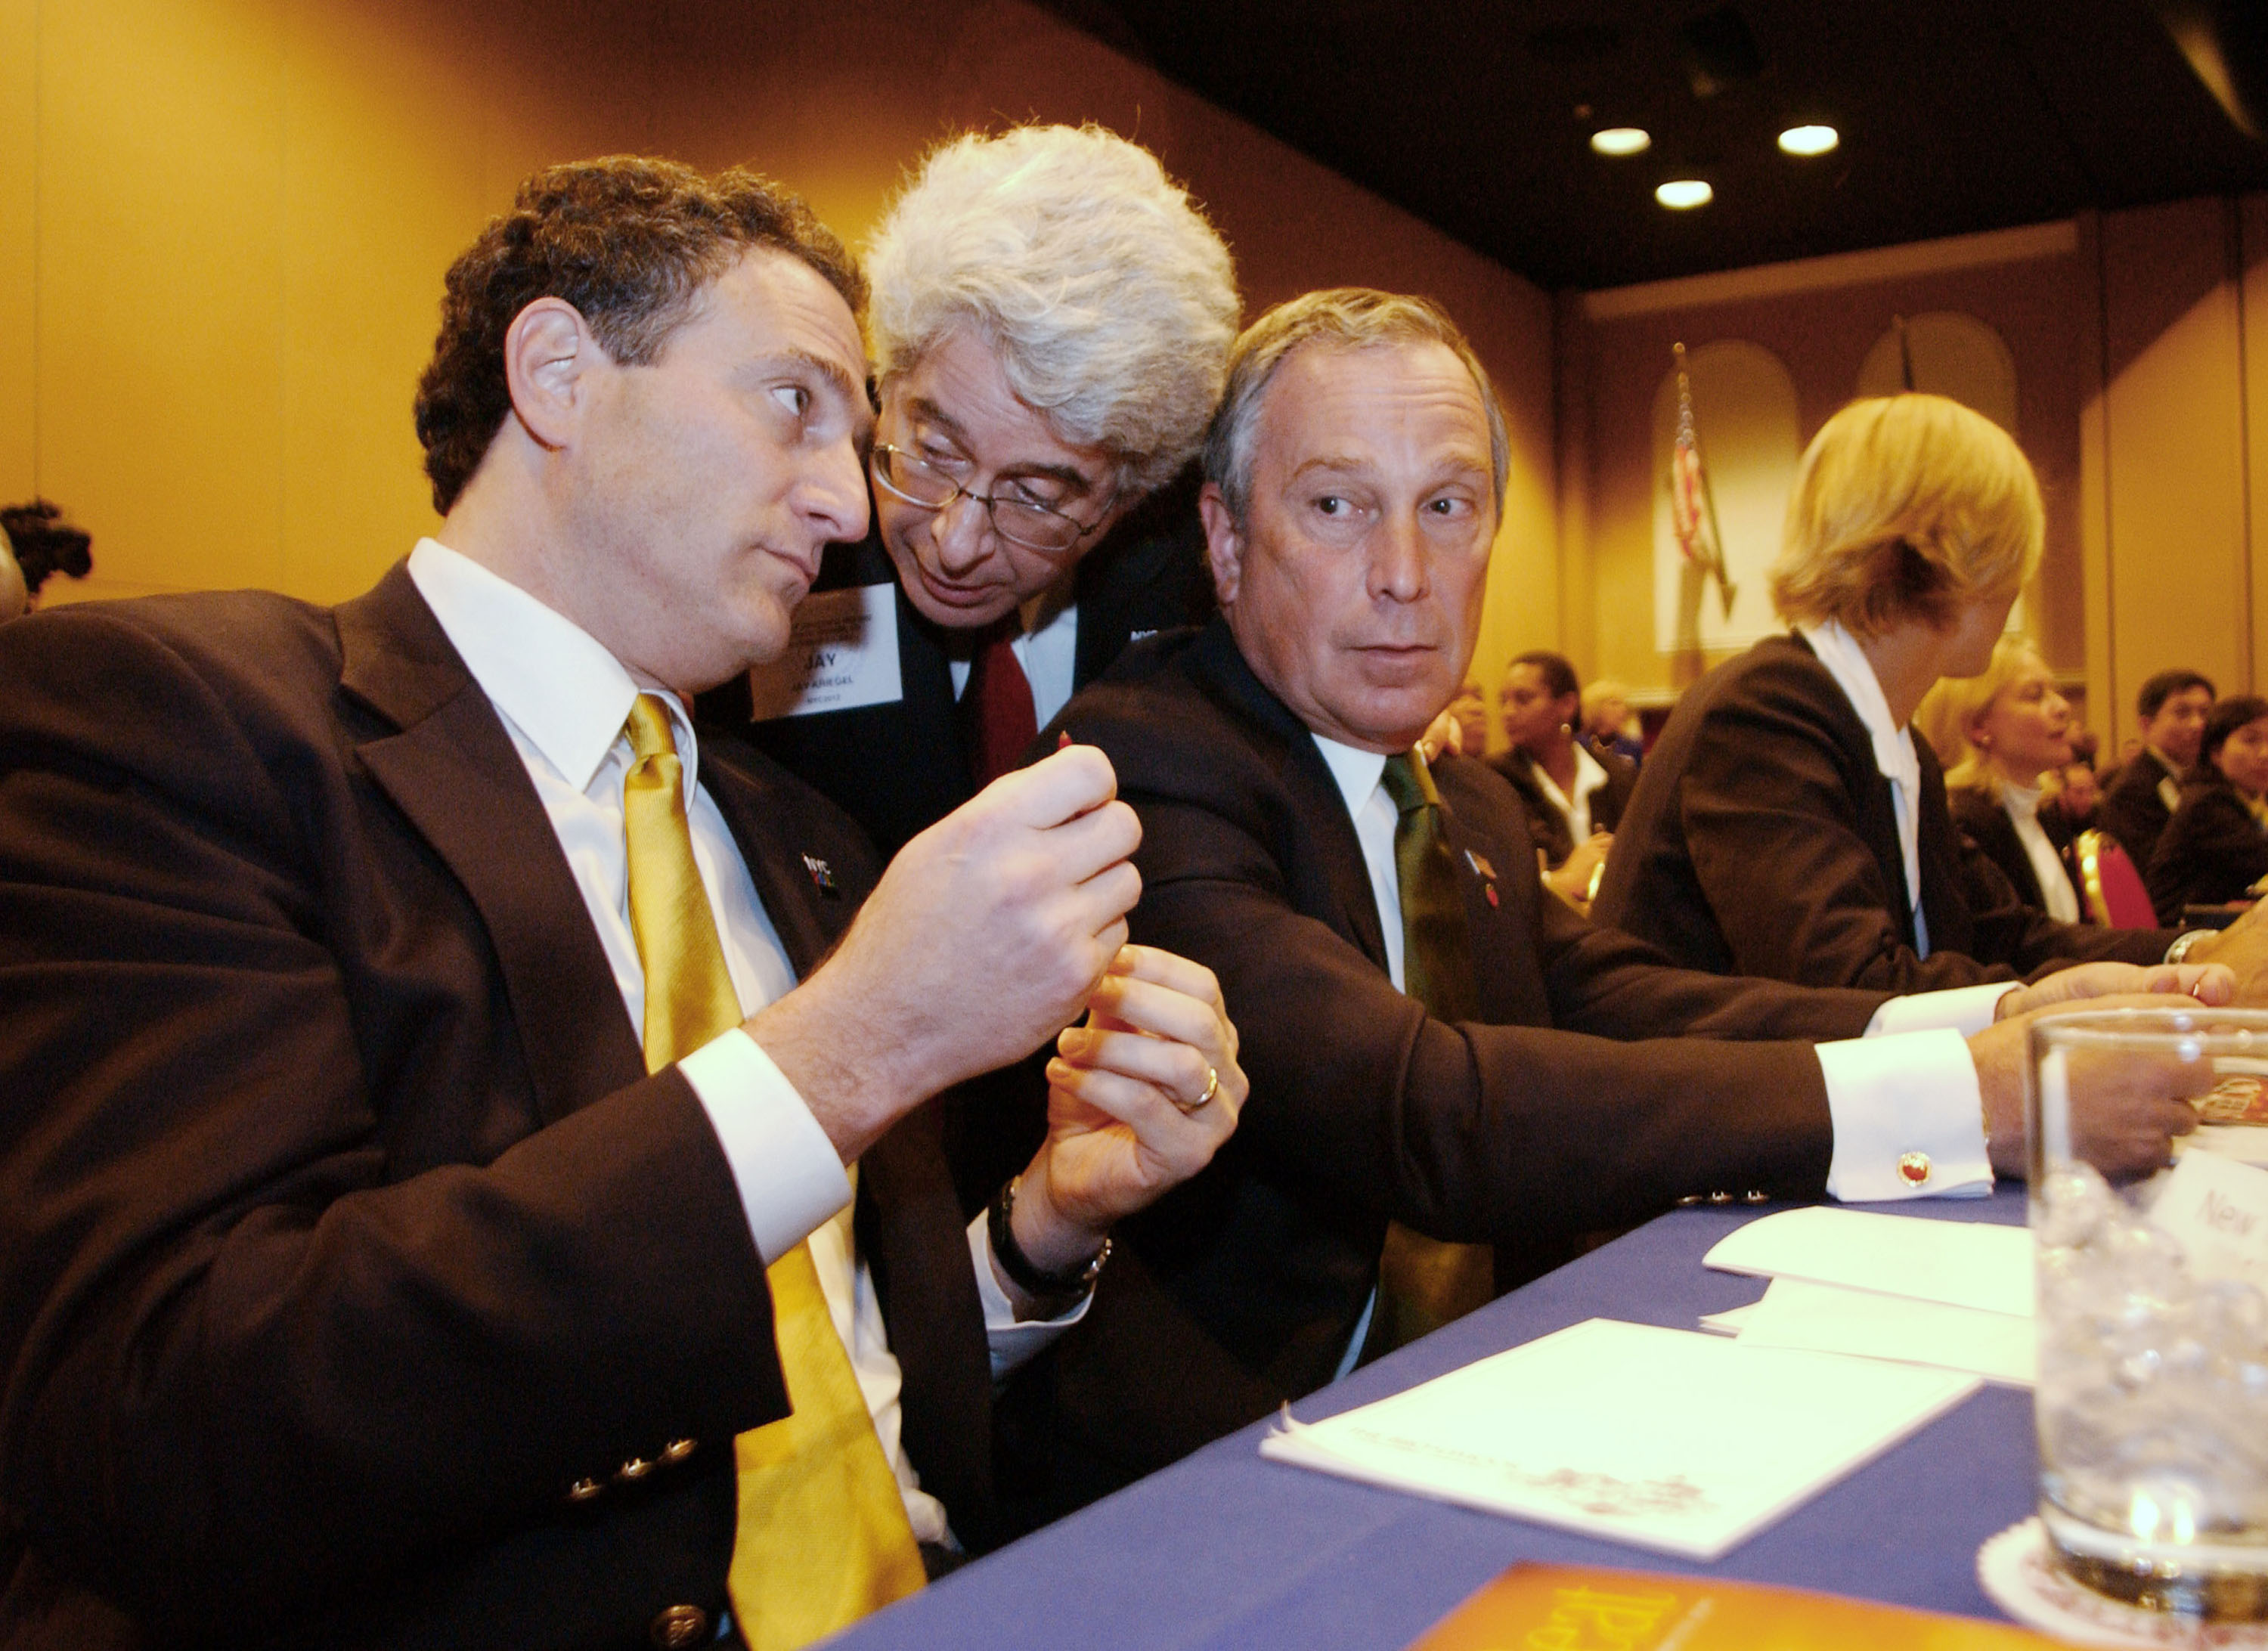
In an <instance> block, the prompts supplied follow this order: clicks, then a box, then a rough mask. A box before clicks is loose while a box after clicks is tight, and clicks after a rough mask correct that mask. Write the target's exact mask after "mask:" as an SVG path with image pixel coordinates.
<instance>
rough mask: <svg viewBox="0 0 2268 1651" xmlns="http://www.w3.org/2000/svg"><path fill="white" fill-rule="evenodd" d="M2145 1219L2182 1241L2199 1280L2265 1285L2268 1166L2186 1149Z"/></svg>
mask: <svg viewBox="0 0 2268 1651" xmlns="http://www.w3.org/2000/svg"><path fill="white" fill-rule="evenodd" d="M2150 1221H2151V1224H2152V1225H2153V1226H2155V1227H2159V1228H2160V1229H2161V1230H2162V1231H2165V1232H2168V1233H2171V1234H2172V1235H2174V1236H2175V1237H2176V1238H2178V1239H2180V1240H2181V1241H2182V1244H2183V1248H2184V1249H2187V1250H2188V1251H2189V1254H2190V1273H2191V1277H2193V1278H2195V1279H2198V1280H2199V1281H2200V1282H2202V1281H2205V1280H2207V1279H2241V1280H2242V1281H2243V1282H2245V1283H2249V1284H2254V1285H2260V1286H2268V1169H2260V1168H2255V1167H2254V1166H2252V1165H2250V1164H2244V1163H2239V1162H2238V1161H2236V1160H2235V1159H2234V1158H2224V1157H2222V1156H2221V1155H2220V1153H2212V1152H2201V1151H2193V1152H2185V1153H2183V1154H2182V1161H2181V1162H2180V1163H2179V1164H2177V1165H2176V1166H2175V1168H2174V1173H2173V1174H2172V1175H2170V1176H2167V1177H2166V1184H2165V1187H2164V1188H2163V1190H2161V1191H2160V1192H2159V1194H2158V1201H2157V1202H2156V1203H2155V1204H2154V1205H2151V1206H2150Z"/></svg>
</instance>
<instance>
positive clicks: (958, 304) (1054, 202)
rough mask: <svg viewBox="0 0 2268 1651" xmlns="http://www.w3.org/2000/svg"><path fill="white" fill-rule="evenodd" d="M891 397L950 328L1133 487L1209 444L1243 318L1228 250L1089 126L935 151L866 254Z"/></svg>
mask: <svg viewBox="0 0 2268 1651" xmlns="http://www.w3.org/2000/svg"><path fill="white" fill-rule="evenodd" d="M866 269H867V271H868V273H869V275H870V276H871V277H872V279H873V286H874V301H873V347H874V365H875V371H876V372H877V374H878V376H879V377H880V381H881V383H882V386H883V387H884V388H885V389H886V390H887V387H888V385H889V383H890V381H891V380H893V379H895V378H897V377H899V376H900V375H902V374H903V373H906V372H910V371H911V370H912V369H913V368H914V367H916V366H917V365H919V363H920V362H921V360H922V358H923V357H924V355H926V354H927V352H928V351H929V350H931V349H932V347H933V346H935V345H936V344H937V343H939V341H940V340H942V339H943V338H945V337H946V335H948V334H950V333H951V332H953V331H954V328H959V327H962V326H971V327H974V328H976V330H977V331H978V332H980V333H981V334H982V335H983V336H984V337H985V338H986V339H987V340H988V341H989V342H990V344H991V345H992V348H993V350H994V351H995V353H996V355H997V357H998V360H999V363H1000V369H1001V372H1003V373H1004V374H1005V376H1006V378H1007V380H1008V387H1009V388H1010V389H1011V390H1013V391H1014V392H1015V394H1016V397H1017V399H1018V400H1020V401H1021V402H1024V403H1025V405H1027V406H1028V407H1031V408H1033V409H1036V410H1037V411H1038V412H1039V413H1040V414H1041V415H1042V416H1043V417H1044V418H1045V419H1046V420H1047V421H1048V424H1049V427H1050V428H1051V429H1052V430H1053V431H1055V433H1056V435H1057V438H1058V439H1061V440H1062V441H1064V443H1066V444H1067V445H1069V446H1074V447H1096V448H1100V449H1101V450H1102V451H1103V452H1104V453H1108V454H1109V455H1110V457H1111V458H1112V460H1113V461H1115V462H1116V464H1117V466H1118V467H1119V472H1120V486H1121V487H1122V488H1123V489H1124V490H1125V491H1126V492H1127V493H1129V494H1130V495H1133V496H1135V497H1139V496H1140V495H1142V494H1145V493H1147V492H1150V491H1152V490H1154V489H1156V488H1157V487H1159V486H1160V485H1161V484H1163V483H1165V482H1167V481H1168V480H1170V479H1171V478H1172V476H1173V475H1174V474H1175V472H1176V471H1178V470H1179V469H1180V468H1182V466H1183V465H1184V464H1186V463H1188V462H1189V456H1190V455H1191V454H1192V453H1195V452H1196V451H1197V444H1198V442H1199V441H1201V440H1202V439H1204V427H1205V421H1206V420H1207V419H1208V418H1210V417H1211V416H1212V409H1213V403H1214V402H1216V401H1218V400H1219V396H1220V387H1221V379H1222V376H1223V374H1224V373H1225V372H1226V370H1227V363H1228V347H1229V344H1230V342H1231V341H1232V340H1233V339H1234V338H1235V336H1236V324H1237V321H1238V319H1239V317H1240V316H1241V313H1242V310H1241V303H1240V301H1239V299H1238V298H1237V295H1236V269H1235V265H1234V263H1233V262H1232V261H1231V259H1230V257H1229V253H1228V248H1227V247H1226V246H1225V245H1223V244H1222V242H1221V239H1220V237H1219V235H1218V234H1216V233H1215V232H1213V228H1212V226H1211V225H1210V224H1208V223H1206V222H1205V220H1204V215H1203V214H1202V213H1201V212H1199V211H1198V210H1197V207H1196V206H1194V205H1193V204H1191V203H1190V201H1189V195H1187V194H1186V193H1185V192H1183V191H1182V189H1181V188H1179V187H1178V186H1176V185H1175V183H1174V182H1173V181H1172V180H1171V179H1169V178H1167V176H1166V173H1165V170H1164V168H1163V167H1161V166H1159V164H1158V160H1157V158H1156V157H1155V156H1154V155H1152V154H1151V153H1150V151H1148V150H1146V149H1144V148H1142V147H1140V146H1139V145H1138V144H1130V143H1128V142H1127V141H1126V140H1125V139H1124V138H1123V137H1119V136H1116V135H1115V134H1113V133H1110V132H1107V131H1104V130H1103V129H1101V127H1098V126H1083V127H1069V126H1023V127H1018V128H1016V129H1013V130H1012V131H1008V132H1005V133H1002V134H1001V135H1000V136H996V137H986V136H981V135H978V134H976V133H969V134H968V135H966V136H961V137H958V138H955V139H954V140H953V141H952V142H950V143H947V144H944V145H942V146H941V147H939V148H938V149H936V150H934V151H932V152H931V153H930V155H929V157H928V158H926V159H925V160H924V161H923V163H922V165H921V168H920V170H919V171H918V172H917V173H916V174H915V176H914V178H913V180H912V181H911V182H909V184H908V185H907V186H906V188H905V190H904V192H903V193H902V194H901V195H899V196H898V198H897V199H896V200H895V202H894V203H892V204H891V206H890V209H889V211H888V213H887V216H886V217H884V218H883V220H882V223H881V226H880V228H879V229H877V230H876V231H875V232H874V235H873V240H871V241H869V242H868V244H867V247H866Z"/></svg>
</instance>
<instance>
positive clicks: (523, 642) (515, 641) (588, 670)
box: [409, 539, 696, 795]
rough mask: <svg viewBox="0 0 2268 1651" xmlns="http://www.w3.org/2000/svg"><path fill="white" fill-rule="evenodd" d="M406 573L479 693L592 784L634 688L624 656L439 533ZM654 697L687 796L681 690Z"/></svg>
mask: <svg viewBox="0 0 2268 1651" xmlns="http://www.w3.org/2000/svg"><path fill="white" fill-rule="evenodd" d="M409 577H410V579H412V580H413V581H414V582H415V583H416V586H417V592H418V594H420V595H421V596H423V597H424V599H425V605H426V606H427V607H429V608H431V609H432V610H433V616H434V618H436V619H438V621H440V623H441V629H442V630H443V631H444V632H446V634H447V636H448V638H449V642H450V645H452V646H453V647H454V648H455V649H456V650H457V652H458V654H459V655H460V657H461V658H462V659H463V660H464V661H465V668H466V669H467V670H468V671H470V672H471V673H472V674H473V680H474V681H475V682H478V683H479V684H480V685H481V691H482V692H483V693H485V694H486V695H487V696H488V697H489V698H490V700H491V701H492V702H493V703H494V704H495V705H496V707H497V710H498V711H501V712H503V713H504V715H505V716H506V717H508V718H510V719H512V725H513V726H515V727H517V728H518V729H519V731H520V733H523V734H525V735H526V736H527V741H528V742H529V743H530V744H531V745H533V746H534V747H535V748H536V749H537V750H539V751H541V753H542V754H543V756H544V758H545V760H546V761H548V762H549V763H550V764H551V765H552V766H553V767H554V768H556V769H557V770H559V773H560V777H561V778H563V779H565V780H566V781H567V783H568V784H569V785H572V786H573V787H574V788H575V789H576V790H578V791H585V790H587V789H589V787H590V785H591V781H592V779H593V777H595V776H596V775H597V773H598V771H599V765H600V763H604V762H605V761H606V760H607V754H608V752H609V751H611V750H613V749H614V747H615V741H616V740H617V739H619V738H620V737H621V735H622V724H623V722H624V720H625V719H628V718H629V716H630V706H631V704H633V703H634V702H635V701H636V700H637V696H638V685H637V682H636V681H634V680H633V679H632V678H631V676H630V673H629V672H628V671H627V670H625V669H623V668H622V662H621V661H620V660H617V659H615V656H614V655H613V654H611V653H609V652H607V650H606V648H605V646H604V645H602V644H600V641H599V640H598V638H595V637H593V636H592V635H591V633H590V632H589V631H587V630H584V629H583V628H582V627H581V626H580V625H578V624H577V623H575V622H574V621H573V620H571V619H569V618H568V617H567V616H566V615H563V614H561V613H559V612H558V611H556V609H554V608H547V607H545V606H544V605H543V603H541V601H537V600H536V599H535V598H534V597H533V596H531V595H529V594H528V593H527V592H526V591H524V590H522V589H520V588H519V586H517V585H514V584H512V582H511V581H510V580H509V579H504V578H503V577H502V576H500V575H498V574H497V573H493V572H491V571H490V570H488V569H487V568H485V567H482V565H481V564H479V563H477V562H475V561H474V560H472V559H471V558H470V557H469V556H465V555H463V554H462V553H460V552H459V551H455V550H452V549H449V547H448V546H446V545H445V544H443V543H442V542H440V541H439V540H438V539H421V540H419V541H418V542H417V548H416V549H414V550H412V551H411V552H410V553H409ZM659 698H660V700H661V703H662V704H663V706H664V707H665V708H666V710H667V711H668V712H669V720H670V726H671V729H672V731H673V732H674V734H675V735H676V739H677V750H678V755H679V758H680V760H681V761H682V763H684V765H685V789H686V792H687V794H688V795H690V794H691V793H692V790H693V785H694V767H695V762H696V751H695V747H694V741H693V727H692V724H691V721H690V720H689V719H688V718H687V716H686V714H685V708H684V706H683V705H682V704H680V703H679V701H678V698H677V696H675V695H674V694H663V695H661V696H659Z"/></svg>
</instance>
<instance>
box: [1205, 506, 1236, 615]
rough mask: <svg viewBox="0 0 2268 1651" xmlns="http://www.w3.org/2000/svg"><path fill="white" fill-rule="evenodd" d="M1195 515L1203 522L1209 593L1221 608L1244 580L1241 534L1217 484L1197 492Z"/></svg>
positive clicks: (1226, 605) (1228, 604)
mask: <svg viewBox="0 0 2268 1651" xmlns="http://www.w3.org/2000/svg"><path fill="white" fill-rule="evenodd" d="M1197 514H1198V515H1199V516H1201V517H1203V518H1204V530H1205V562H1206V564H1208V565H1209V566H1210V567H1211V569H1212V588H1213V594H1214V595H1216V596H1217V597H1219V599H1220V605H1221V606H1222V607H1223V608H1228V607H1231V606H1233V605H1234V603H1235V601H1236V592H1237V587H1238V586H1241V584H1242V583H1243V581H1244V534H1243V533H1242V531H1241V529H1240V528H1239V527H1237V525H1236V516H1235V513H1234V512H1232V511H1231V510H1230V509H1229V507H1228V501H1227V500H1226V498H1222V497H1221V492H1220V487H1219V484H1218V483H1212V482H1208V483H1205V484H1204V488H1203V489H1202V490H1200V491H1199V492H1198V494H1197Z"/></svg>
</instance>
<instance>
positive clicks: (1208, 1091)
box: [1174, 1066, 1220, 1113]
mask: <svg viewBox="0 0 2268 1651" xmlns="http://www.w3.org/2000/svg"><path fill="white" fill-rule="evenodd" d="M1219 1093H1220V1073H1219V1071H1218V1070H1217V1069H1215V1068H1213V1067H1211V1066H1208V1067H1206V1068H1205V1092H1204V1094H1203V1095H1199V1096H1198V1097H1197V1099H1196V1100H1194V1101H1184V1100H1182V1098H1181V1096H1179V1095H1175V1097H1174V1104H1175V1106H1177V1107H1179V1108H1181V1109H1182V1111H1183V1112H1184V1113H1190V1112H1202V1111H1204V1109H1206V1108H1207V1107H1209V1106H1211V1104H1212V1098H1213V1097H1214V1096H1215V1095H1219Z"/></svg>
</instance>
